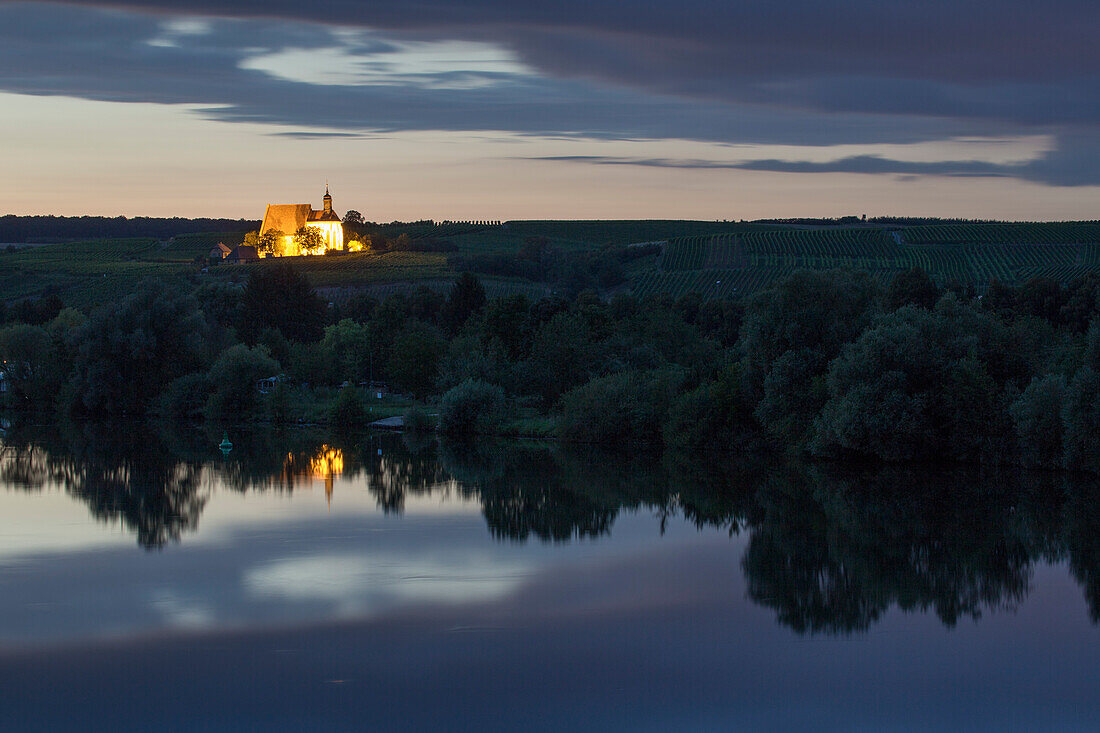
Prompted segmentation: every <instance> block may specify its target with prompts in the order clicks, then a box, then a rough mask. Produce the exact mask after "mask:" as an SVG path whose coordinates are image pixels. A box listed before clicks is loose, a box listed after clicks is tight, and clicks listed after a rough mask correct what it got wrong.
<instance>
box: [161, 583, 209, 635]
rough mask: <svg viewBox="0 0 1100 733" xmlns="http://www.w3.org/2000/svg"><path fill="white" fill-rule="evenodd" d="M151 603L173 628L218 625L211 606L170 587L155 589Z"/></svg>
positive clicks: (200, 627) (199, 627) (197, 627)
mask: <svg viewBox="0 0 1100 733" xmlns="http://www.w3.org/2000/svg"><path fill="white" fill-rule="evenodd" d="M149 605H150V606H152V607H153V608H154V609H155V610H156V611H157V612H159V613H160V614H161V616H162V617H163V618H164V620H165V621H166V622H167V625H168V626H170V627H172V628H176V629H207V628H213V627H214V626H216V625H217V618H216V616H215V614H214V612H213V611H212V610H211V609H210V608H208V607H206V606H205V605H203V604H201V603H197V602H195V601H193V600H190V599H187V598H183V597H181V596H180V595H179V594H177V593H176V592H174V591H173V590H171V589H170V588H161V589H158V590H157V591H155V592H154V593H153V598H152V600H151V601H150V602H149Z"/></svg>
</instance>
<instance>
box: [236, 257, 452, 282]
mask: <svg viewBox="0 0 1100 733" xmlns="http://www.w3.org/2000/svg"><path fill="white" fill-rule="evenodd" d="M271 262H289V263H290V264H292V265H293V266H294V268H295V269H297V270H298V271H299V272H301V273H302V274H304V275H305V276H306V277H307V278H309V281H310V282H311V283H312V284H313V286H314V287H318V288H322V287H346V286H349V285H363V284H368V283H377V282H397V281H414V280H431V279H436V278H446V277H451V276H453V274H454V273H453V272H452V271H451V270H450V268H448V267H447V258H446V256H444V255H443V254H440V253H438V252H386V253H385V254H380V255H375V254H347V255H327V256H324V257H292V258H286V259H280V260H265V261H261V262H257V263H255V264H248V265H219V266H218V270H223V271H225V272H229V273H232V272H235V271H238V272H248V271H249V270H251V269H253V268H257V267H268V266H269V263H271Z"/></svg>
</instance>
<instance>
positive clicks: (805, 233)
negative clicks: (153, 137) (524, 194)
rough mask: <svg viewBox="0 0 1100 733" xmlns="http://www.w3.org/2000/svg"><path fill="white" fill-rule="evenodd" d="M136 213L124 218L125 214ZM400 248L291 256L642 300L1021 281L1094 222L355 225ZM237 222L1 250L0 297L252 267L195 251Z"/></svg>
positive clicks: (385, 279) (77, 298)
mask: <svg viewBox="0 0 1100 733" xmlns="http://www.w3.org/2000/svg"><path fill="white" fill-rule="evenodd" d="M131 221H135V220H131ZM362 229H363V230H364V231H365V232H367V233H370V234H381V235H383V236H384V237H385V238H388V239H391V240H392V241H397V240H398V239H399V238H401V235H405V236H404V238H402V239H401V243H400V245H399V246H400V247H401V248H403V249H402V251H386V252H380V253H354V254H351V253H349V254H340V255H334V256H325V257H312V258H297V259H296V260H295V264H296V265H297V266H299V267H300V268H301V269H302V270H303V271H304V272H305V274H306V275H307V277H308V278H309V279H310V281H311V283H312V284H313V285H314V287H317V288H319V289H321V290H322V292H323V293H325V294H326V295H327V296H328V297H330V298H333V299H339V298H340V297H342V296H344V295H347V294H349V293H354V292H367V293H370V294H374V295H385V294H387V293H389V292H393V291H395V290H401V289H410V288H414V287H418V286H421V285H426V286H428V287H431V288H433V289H440V290H442V289H446V288H448V287H449V286H450V283H451V282H452V281H453V279H454V278H455V277H456V276H457V274H458V273H459V272H462V271H467V270H469V271H472V272H475V273H476V274H478V276H479V277H480V278H481V279H482V281H483V282H484V284H485V286H486V290H487V291H488V292H489V294H490V296H493V295H503V294H508V293H523V294H525V295H527V296H528V297H530V298H535V299H537V298H539V297H541V296H543V295H547V294H550V293H552V292H555V291H558V292H568V291H569V290H571V289H572V290H576V289H579V288H584V287H595V288H598V289H599V290H601V291H602V292H604V293H605V294H606V293H610V292H616V291H621V290H631V291H633V292H634V293H635V294H638V295H642V296H646V295H656V294H668V295H671V296H674V297H675V296H679V295H682V294H684V293H687V292H692V291H696V292H699V293H700V294H701V295H703V296H704V297H715V296H734V295H744V294H749V293H752V292H755V291H756V290H758V289H760V288H762V287H764V286H766V285H768V284H769V283H771V282H773V281H775V280H776V279H777V278H780V277H783V276H784V275H787V274H789V273H790V272H792V271H794V270H796V269H800V268H809V269H832V268H837V267H839V268H856V269H864V270H869V271H871V272H873V273H875V274H876V275H878V276H879V277H882V278H884V279H885V278H889V277H892V276H893V275H894V274H895V273H897V272H900V271H903V270H906V269H909V268H912V267H920V268H922V269H924V270H925V271H927V272H928V273H929V274H931V275H932V277H933V278H934V279H935V280H937V281H938V282H939V283H940V284H944V285H946V284H949V283H963V284H969V285H972V286H973V287H974V288H975V289H977V290H979V291H980V290H982V289H984V288H985V287H986V286H988V284H989V283H990V282H992V281H993V280H1000V281H1002V282H1004V283H1007V284H1019V283H1023V282H1026V281H1027V280H1029V279H1031V278H1034V277H1049V278H1052V279H1054V280H1057V281H1060V282H1069V281H1071V280H1073V279H1074V278H1076V277H1080V276H1082V275H1084V274H1086V273H1090V272H1097V273H1100V222H1058V223H998V222H988V223H986V222H980V223H979V222H945V223H936V224H926V223H923V222H920V223H919V224H918V225H913V226H909V225H899V224H877V223H869V224H859V225H856V226H844V225H820V226H812V227H808V226H807V225H806V224H784V223H778V222H761V223H744V222H740V223H739V222H702V221H660V220H654V221H595V220H593V221H511V222H503V223H438V224H437V223H434V222H413V223H408V224H401V223H393V224H386V225H374V224H367V225H363V227H362ZM243 236H244V231H243V230H242V229H232V230H231V229H225V230H221V231H206V232H192V233H184V234H177V235H175V236H173V237H171V238H170V239H168V240H167V241H164V240H161V239H158V238H157V237H153V236H149V237H130V238H116V239H95V240H87V241H79V242H69V243H63V244H48V245H41V246H9V247H7V248H5V249H3V250H0V300H2V301H4V302H11V301H14V300H18V299H21V298H25V297H33V296H40V295H45V294H57V295H59V296H60V297H61V298H62V300H63V301H64V302H65V303H66V304H67V305H73V306H76V307H79V308H89V307H93V306H95V305H98V304H100V303H103V302H106V301H108V300H110V299H112V298H115V297H117V296H118V294H119V293H121V292H126V291H127V290H128V289H129V288H131V287H132V286H133V284H134V283H136V282H137V281H139V280H141V279H142V278H146V277H150V276H155V277H162V278H182V279H185V280H187V281H189V282H191V283H192V284H193V285H194V284H198V283H199V282H200V281H202V280H203V279H206V278H224V279H230V280H239V279H241V278H243V277H245V276H246V275H247V273H248V271H249V269H250V268H255V267H265V266H266V264H267V263H264V262H260V263H256V264H252V265H224V264H219V265H215V266H211V267H209V268H208V269H207V271H206V272H202V270H203V265H201V264H197V263H196V258H202V257H204V256H205V255H206V254H207V253H208V252H209V250H210V248H211V247H213V245H214V244H215V243H216V242H219V241H222V242H225V243H227V244H230V245H233V244H237V243H239V242H240V241H242V239H243Z"/></svg>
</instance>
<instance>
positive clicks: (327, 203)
mask: <svg viewBox="0 0 1100 733" xmlns="http://www.w3.org/2000/svg"><path fill="white" fill-rule="evenodd" d="M321 200H322V201H324V202H325V213H326V214H331V213H332V196H330V195H329V192H328V184H327V183H326V184H325V197H324V198H323V199H321Z"/></svg>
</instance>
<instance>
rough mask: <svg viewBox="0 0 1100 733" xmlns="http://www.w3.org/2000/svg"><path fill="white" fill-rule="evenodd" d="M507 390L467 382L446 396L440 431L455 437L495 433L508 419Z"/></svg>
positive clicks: (476, 382)
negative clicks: (505, 415) (506, 410)
mask: <svg viewBox="0 0 1100 733" xmlns="http://www.w3.org/2000/svg"><path fill="white" fill-rule="evenodd" d="M504 409H505V403H504V390H502V389H501V388H500V387H498V386H496V385H495V384H489V383H488V382H482V381H480V380H474V379H467V380H466V381H465V382H463V383H462V384H459V385H458V386H456V387H452V388H451V389H449V390H447V392H446V393H445V394H444V395H443V399H442V400H441V401H440V404H439V429H440V431H442V432H444V433H448V434H451V435H471V434H478V433H480V434H486V433H493V432H495V431H496V430H497V429H499V427H500V423H501V421H502V420H503V418H504Z"/></svg>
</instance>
